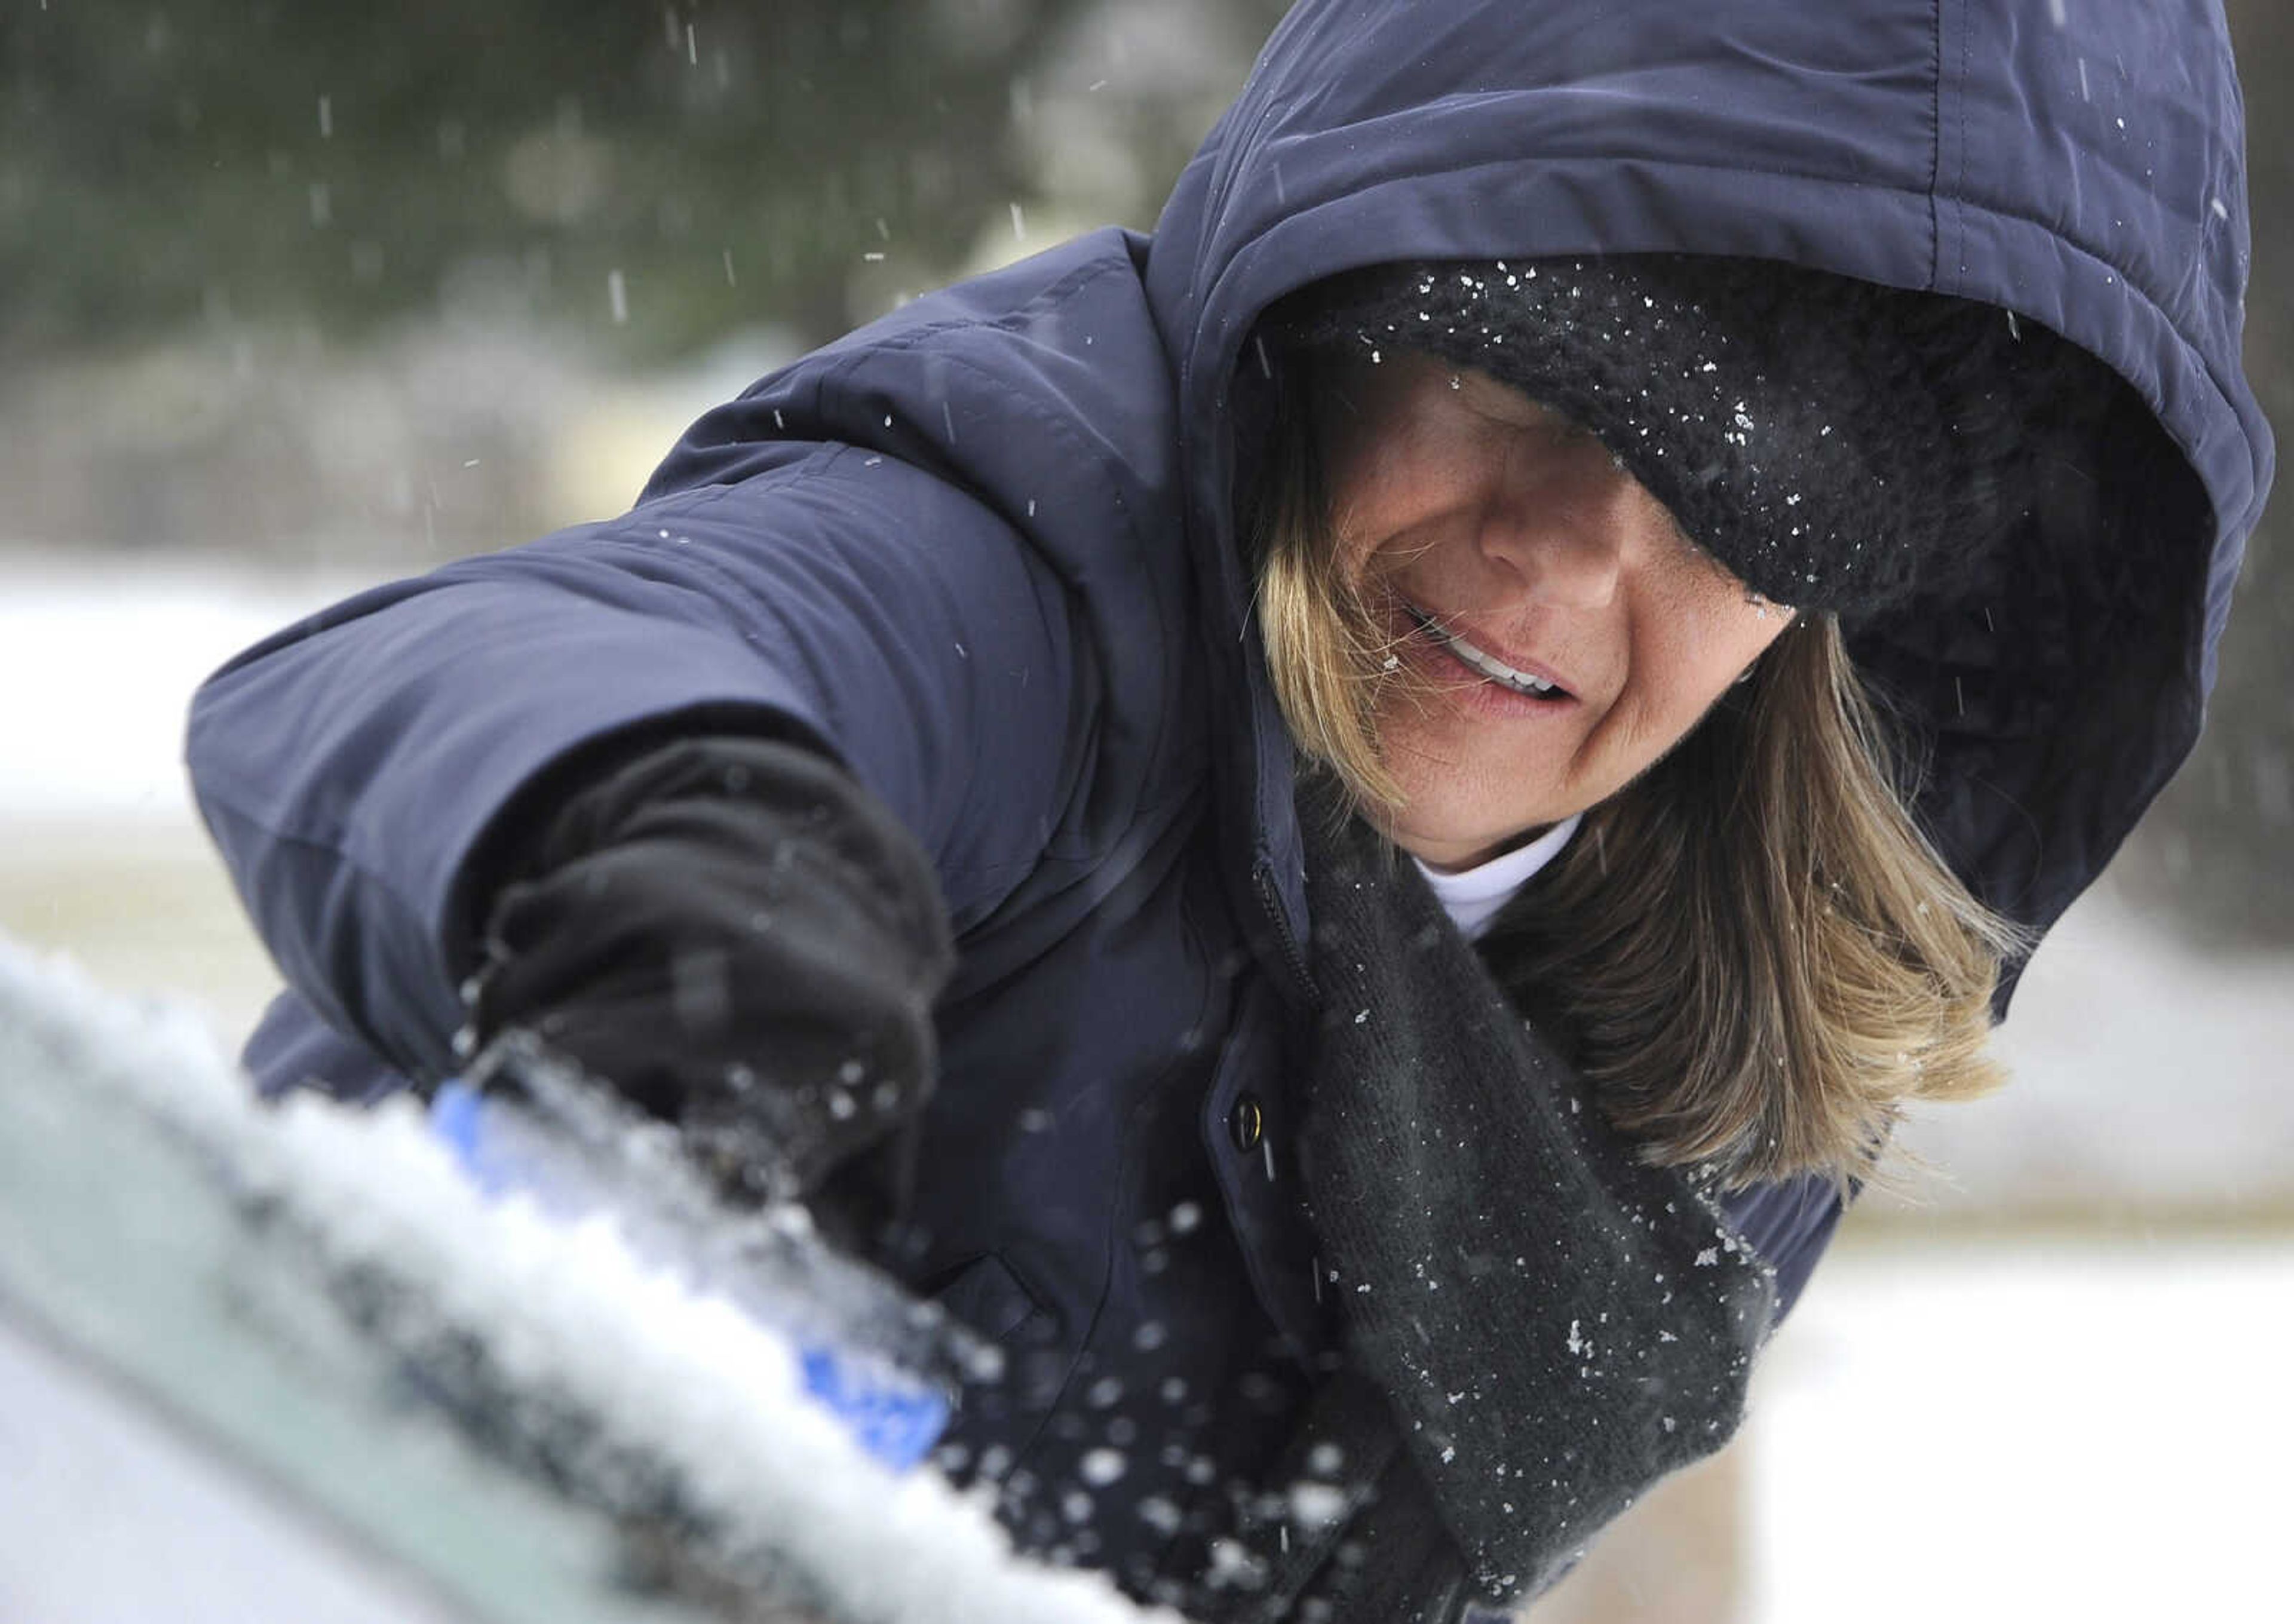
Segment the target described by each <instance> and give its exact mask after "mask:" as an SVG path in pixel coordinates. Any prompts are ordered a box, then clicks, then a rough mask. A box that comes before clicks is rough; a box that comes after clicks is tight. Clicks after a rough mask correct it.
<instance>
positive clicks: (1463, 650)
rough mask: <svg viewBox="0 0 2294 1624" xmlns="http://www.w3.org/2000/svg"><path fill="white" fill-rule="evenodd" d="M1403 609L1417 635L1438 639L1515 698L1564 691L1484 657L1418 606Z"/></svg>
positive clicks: (1557, 686)
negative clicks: (1420, 632) (1418, 632)
mask: <svg viewBox="0 0 2294 1624" xmlns="http://www.w3.org/2000/svg"><path fill="white" fill-rule="evenodd" d="M1403 607H1404V608H1406V609H1408V610H1409V611H1410V614H1411V619H1412V620H1415V621H1417V622H1418V629H1420V631H1423V632H1425V633H1426V634H1428V636H1429V637H1436V638H1437V639H1439V640H1440V642H1441V644H1442V646H1443V647H1444V648H1446V649H1448V650H1449V651H1450V652H1451V653H1452V654H1454V655H1456V656H1457V657H1458V658H1459V659H1460V661H1462V662H1465V663H1466V664H1467V665H1468V666H1470V667H1472V668H1473V669H1474V670H1477V671H1479V672H1480V673H1481V674H1482V675H1483V676H1485V677H1486V678H1489V679H1490V680H1491V681H1492V682H1494V683H1497V684H1499V685H1501V686H1504V687H1509V688H1511V689H1512V690H1513V691H1514V692H1515V693H1517V694H1530V695H1532V696H1533V697H1535V698H1538V699H1547V698H1550V697H1551V696H1552V695H1554V694H1559V693H1562V692H1564V691H1565V690H1564V689H1563V688H1562V687H1561V686H1560V685H1559V684H1558V683H1552V682H1548V681H1546V680H1545V678H1542V677H1533V676H1531V675H1530V674H1529V673H1528V672H1527V671H1517V670H1514V669H1513V667H1511V666H1509V665H1508V664H1507V663H1506V662H1504V661H1502V660H1500V659H1498V658H1497V657H1496V656H1494V655H1493V654H1485V653H1483V652H1482V651H1481V650H1480V649H1478V648H1476V647H1475V646H1473V645H1472V644H1471V643H1468V642H1467V641H1466V639H1465V638H1463V637H1460V636H1459V635H1458V634H1457V633H1456V632H1454V631H1452V630H1451V629H1449V628H1448V627H1446V626H1444V625H1443V624H1442V622H1441V621H1437V620H1436V619H1435V618H1434V617H1433V616H1432V615H1430V614H1428V613H1426V612H1425V611H1424V610H1423V609H1420V607H1419V606H1418V605H1415V604H1405V605H1403Z"/></svg>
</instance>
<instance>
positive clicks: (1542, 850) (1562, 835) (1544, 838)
mask: <svg viewBox="0 0 2294 1624" xmlns="http://www.w3.org/2000/svg"><path fill="white" fill-rule="evenodd" d="M1581 816H1582V815H1572V816H1568V817H1565V818H1563V819H1562V820H1561V821H1560V822H1559V823H1558V824H1554V825H1553V827H1552V828H1550V829H1548V830H1547V831H1546V832H1544V833H1543V834H1541V835H1539V836H1538V837H1537V838H1536V839H1535V840H1532V841H1530V842H1529V843H1528V844H1527V845H1525V846H1517V847H1515V848H1514V849H1512V850H1511V851H1505V852H1500V853H1499V854H1498V855H1497V856H1496V857H1492V858H1491V859H1490V860H1489V861H1488V862H1486V863H1483V864H1478V865H1476V866H1474V867H1472V868H1468V869H1465V870H1462V871H1460V873H1454V874H1445V873H1440V872H1438V871H1437V870H1435V869H1431V868H1428V867H1427V866H1426V865H1425V864H1423V863H1418V859H1417V858H1415V857H1412V858H1411V862H1413V863H1418V870H1419V872H1420V873H1422V874H1424V875H1425V876H1426V882H1427V883H1428V885H1430V886H1432V887H1433V888H1434V895H1435V897H1436V898H1437V899H1438V900H1439V901H1440V902H1441V904H1442V907H1443V911H1444V913H1446V914H1449V916H1450V918H1451V920H1452V922H1453V923H1455V924H1456V925H1457V927H1458V929H1459V930H1460V932H1461V933H1462V934H1463V935H1464V936H1465V938H1466V939H1467V940H1468V941H1474V940H1476V939H1478V938H1480V936H1481V935H1482V933H1483V932H1484V931H1485V930H1488V929H1489V927H1490V922H1491V921H1492V920H1493V919H1495V918H1496V917H1497V915H1498V910H1499V909H1501V908H1502V907H1504V906H1505V905H1506V904H1507V903H1509V902H1510V901H1512V900H1513V894H1514V893H1515V892H1516V891H1518V890H1519V889H1521V888H1522V887H1523V886H1525V885H1526V884H1528V883H1529V881H1530V877H1531V876H1532V875H1533V874H1535V873H1537V871H1538V870H1540V869H1542V868H1543V867H1544V866H1545V865H1547V864H1548V863H1550V862H1552V861H1553V859H1554V858H1556V857H1559V856H1560V855H1561V849H1562V848H1563V847H1565V846H1566V845H1567V844H1569V837H1570V836H1571V835H1573V834H1574V833H1576V832H1577V824H1578V823H1579V821H1580V817H1581Z"/></svg>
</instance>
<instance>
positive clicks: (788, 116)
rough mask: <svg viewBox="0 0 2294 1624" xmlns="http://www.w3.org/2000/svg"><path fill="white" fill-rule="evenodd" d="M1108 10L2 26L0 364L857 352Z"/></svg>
mask: <svg viewBox="0 0 2294 1624" xmlns="http://www.w3.org/2000/svg"><path fill="white" fill-rule="evenodd" d="M1088 9H1089V0H775V3H774V4H771V5H769V6H750V7H736V6H731V5H725V4H717V3H715V0H666V3H665V4H658V5H643V4H628V3H627V0H491V3H490V4H484V5H471V4H464V3H460V0H403V4H396V5H391V6H386V7H361V6H331V5H308V4H291V3H290V0H165V4H53V5H41V6H34V5H29V4H25V5H16V6H11V7H9V8H8V10H7V12H6V13H5V15H4V16H0V285H4V286H6V287H7V288H9V290H10V297H9V299H8V300H7V302H6V305H5V306H4V309H0V360H4V361H9V362H20V361H23V360H26V359H28V358H39V357H44V356H47V355H53V354H56V353H63V352H68V351H69V350H71V349H74V348H80V347H85V346H87V345H90V344H91V343H96V342H110V341H114V340H119V339H126V338H133V337H137V336H140V335H143V334H150V333H156V332H164V331H166V330H167V329H174V328H180V327H182V326H183V325H184V324H185V323H186V322H187V321H191V320H194V319H198V318H200V317H202V316H205V317H207V318H217V317H220V318H224V319H235V320H240V321H251V322H260V323H264V324H270V325H283V324H286V323H289V322H292V321H296V320H297V319H299V318H310V319H313V320H314V321H317V322H318V323H319V324H320V325H321V326H322V327H323V329H325V330H327V331H329V332H330V333H336V334H355V333H356V332H357V331H358V330H360V329H362V328H364V327H370V326H371V325H372V324H374V323H375V322H377V321H379V320H381V319H384V318H389V317H397V316H402V315H410V314H423V313H429V312H431V311H433V310H435V309H436V308H437V307H438V305H440V303H441V302H442V301H444V302H447V303H450V304H451V303H459V304H461V305H477V306H478V307H480V308H482V309H484V308H499V309H500V310H502V311H504V312H505V313H521V314H531V315H533V316H537V317H541V318H543V319H545V320H546V319H552V318H555V319H560V320H572V321H578V322H581V323H582V324H583V325H584V326H588V327H597V328H606V329H613V332H612V336H613V337H615V338H617V339H618V340H619V346H618V347H619V348H620V349H621V351H622V353H623V354H624V355H629V356H637V357H651V356H666V355H671V354H675V353H681V352H683V351H686V350H688V349H690V348H692V347H693V346H695V345H697V344H699V343H702V342H704V341H705V340H706V339H708V338H710V337H714V336H716V335H718V334H720V333H722V332H723V331H725V330H727V329H731V328H735V327H737V326H739V325H741V324H743V323H744V322H748V321H755V320H757V319H758V318H759V316H760V315H761V314H769V315H770V316H771V317H772V318H773V319H775V320H777V321H783V322H785V323H787V324H788V325H790V326H792V327H793V328H794V329H797V331H798V332H799V333H800V334H801V335H802V336H804V337H812V338H818V337H826V336H827V335H829V334H832V333H834V332H835V331H838V330H840V329H842V327H844V326H845V325H846V311H845V307H844V299H845V288H846V283H847V279H848V275H849V273H850V272H851V270H852V269H853V267H855V266H856V265H857V264H860V263H862V262H864V260H865V258H866V256H872V255H881V256H885V257H887V258H888V259H890V260H891V261H894V262H896V263H898V264H902V265H904V266H907V267H913V268H915V270H917V271H919V272H922V273H923V274H926V275H930V274H931V273H934V272H940V271H944V270H945V269H947V268H948V267H949V266H952V265H954V264H957V263H959V262H960V261H961V260H962V258H963V257H964V253H965V251H966V250H967V249H968V248H970V246H971V243H972V238H973V236H974V234H975V233H976V232H977V231H978V230H979V228H980V223H981V222H982V221H983V220H985V219H988V218H989V217H991V215H1001V213H1002V212H1003V208H1004V205H1005V200H1006V199H1011V198H1013V197H1015V196H1017V195H1019V194H1020V192H1021V190H1022V188H1023V183H1024V178H1025V177H1024V174H1023V163H1022V158H1021V153H1020V150H1019V144H1020V143H1019V142H1017V141H1015V139H1014V138H1013V126H1014V118H1015V115H1014V109H1013V84H1014V83H1015V81H1017V80H1019V79H1020V78H1021V76H1022V75H1023V74H1024V73H1025V72H1026V70H1027V69H1029V67H1030V66H1031V65H1032V64H1033V63H1034V62H1035V61H1037V58H1038V57H1039V56H1040V55H1041V54H1042V53H1043V52H1044V51H1045V48H1046V46H1047V45H1048V44H1049V43H1050V42H1051V41H1052V40H1053V38H1054V37H1056V36H1057V34H1058V33H1059V31H1060V29H1061V28H1062V24H1063V23H1065V22H1066V21H1067V20H1069V19H1070V17H1072V16H1074V15H1075V14H1077V13H1079V12H1084V11H1086V10H1088Z"/></svg>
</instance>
